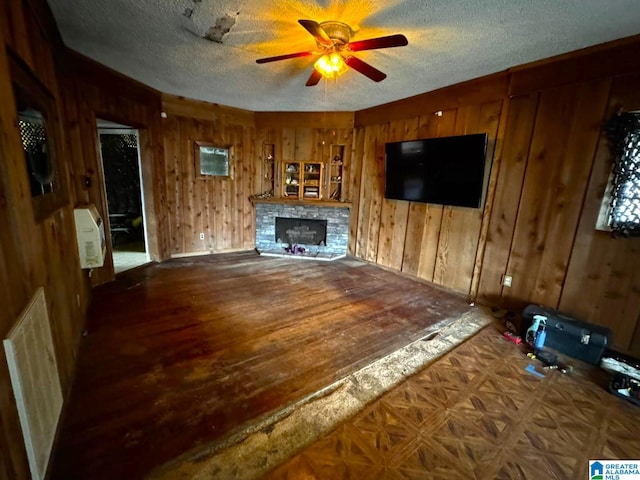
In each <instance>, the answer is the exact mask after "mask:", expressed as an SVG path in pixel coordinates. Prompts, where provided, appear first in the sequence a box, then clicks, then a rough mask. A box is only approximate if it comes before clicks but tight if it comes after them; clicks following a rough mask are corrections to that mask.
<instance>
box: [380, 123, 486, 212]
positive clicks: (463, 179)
mask: <svg viewBox="0 0 640 480" xmlns="http://www.w3.org/2000/svg"><path fill="white" fill-rule="evenodd" d="M385 154H386V155H385V180H386V182H385V193H384V196H385V198H389V199H395V200H408V201H411V202H423V203H437V204H440V205H454V206H459V207H471V208H479V207H480V206H481V202H482V200H483V194H484V189H485V159H486V154H487V134H486V133H478V134H473V135H459V136H454V137H440V138H426V139H422V140H412V141H404V142H391V143H387V144H386V145H385Z"/></svg>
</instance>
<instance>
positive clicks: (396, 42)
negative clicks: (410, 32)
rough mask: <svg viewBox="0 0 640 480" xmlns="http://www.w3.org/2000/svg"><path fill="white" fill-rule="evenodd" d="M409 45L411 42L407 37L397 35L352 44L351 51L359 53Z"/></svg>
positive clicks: (350, 45)
mask: <svg viewBox="0 0 640 480" xmlns="http://www.w3.org/2000/svg"><path fill="white" fill-rule="evenodd" d="M408 44H409V41H408V40H407V37H405V36H404V35H401V34H397V35H389V36H387V37H377V38H370V39H368V40H360V41H357V42H351V43H350V44H349V50H351V51H352V52H358V51H361V50H374V49H376V48H390V47H404V46H405V45H408Z"/></svg>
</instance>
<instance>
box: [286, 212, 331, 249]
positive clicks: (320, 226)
mask: <svg viewBox="0 0 640 480" xmlns="http://www.w3.org/2000/svg"><path fill="white" fill-rule="evenodd" d="M276 242H278V243H288V244H289V245H298V244H300V245H326V244H327V221H326V220H316V219H308V218H284V217H276Z"/></svg>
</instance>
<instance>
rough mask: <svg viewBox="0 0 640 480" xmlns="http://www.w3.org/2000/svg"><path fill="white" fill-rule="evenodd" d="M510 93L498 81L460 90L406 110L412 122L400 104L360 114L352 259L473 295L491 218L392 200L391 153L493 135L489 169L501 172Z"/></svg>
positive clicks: (429, 96) (428, 97) (431, 96)
mask: <svg viewBox="0 0 640 480" xmlns="http://www.w3.org/2000/svg"><path fill="white" fill-rule="evenodd" d="M506 86H507V84H506V81H505V76H504V75H497V76H493V77H491V78H490V79H481V80H479V81H476V82H470V83H468V84H467V85H466V88H464V89H463V88H460V87H459V86H456V87H453V88H451V89H447V90H440V91H437V92H433V93H431V94H425V95H421V96H418V97H415V98H414V99H412V101H411V102H408V103H406V110H407V111H408V112H407V114H406V116H404V115H405V114H404V111H403V109H400V108H398V105H397V104H392V105H389V106H383V107H376V108H373V109H369V110H365V111H361V112H358V113H357V115H356V123H357V124H358V125H357V127H356V142H357V144H356V146H355V150H356V152H358V155H357V156H356V158H355V159H354V161H355V165H354V167H353V168H354V171H355V172H356V173H355V175H354V176H355V177H357V178H358V179H359V183H358V185H353V187H352V188H353V191H354V192H355V191H357V192H358V194H357V197H358V199H357V201H356V202H355V208H354V211H353V212H352V217H351V218H352V228H351V242H352V244H351V249H352V250H351V251H352V253H354V254H355V255H356V256H357V257H360V258H363V259H365V260H368V261H371V262H375V263H378V264H380V265H383V266H385V267H389V268H392V269H395V270H399V271H402V272H404V273H407V274H409V275H413V276H416V277H419V278H421V279H424V280H427V281H430V282H434V283H437V284H439V285H442V286H445V287H449V288H453V289H455V290H459V291H462V292H466V293H470V292H471V286H472V280H473V276H474V269H475V265H476V258H477V256H478V255H479V254H480V253H481V249H479V246H480V243H479V240H480V237H481V235H480V233H481V230H482V225H483V220H484V219H485V218H486V214H485V211H484V210H482V209H470V208H460V207H451V206H442V205H432V204H422V203H415V202H406V201H398V200H387V199H385V198H384V148H385V143H386V142H391V141H401V140H415V139H419V138H430V137H441V136H450V135H463V134H473V133H487V134H488V137H489V145H488V155H487V167H490V166H491V164H492V163H493V164H494V165H497V163H498V162H493V157H494V152H495V150H496V145H497V144H498V128H499V123H500V119H501V113H502V110H503V108H504V100H503V99H504V97H505V96H506ZM385 110H388V111H387V112H385ZM381 118H385V119H387V118H388V119H389V120H385V121H383V122H380V121H379V119H381ZM360 152H361V153H360ZM496 171H497V169H496V168H494V169H493V170H492V174H493V175H495V173H496ZM493 183H495V182H493ZM354 196H355V194H354ZM487 213H488V212H487Z"/></svg>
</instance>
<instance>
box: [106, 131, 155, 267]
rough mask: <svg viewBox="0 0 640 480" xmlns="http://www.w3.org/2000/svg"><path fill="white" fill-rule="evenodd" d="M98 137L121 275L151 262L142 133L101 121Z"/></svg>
mask: <svg viewBox="0 0 640 480" xmlns="http://www.w3.org/2000/svg"><path fill="white" fill-rule="evenodd" d="M98 137H99V140H100V153H101V157H102V169H103V172H104V182H105V190H106V193H107V208H108V220H109V231H110V234H111V246H112V257H113V267H114V270H115V273H116V274H117V273H120V272H123V271H125V270H129V269H131V268H135V267H138V266H140V265H144V264H145V263H148V262H149V254H148V250H149V249H148V246H147V245H148V243H147V228H146V224H145V214H144V199H143V189H142V175H141V169H140V148H139V140H138V131H137V130H136V129H133V128H131V127H128V126H126V125H121V124H116V123H113V122H108V121H105V120H98Z"/></svg>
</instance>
